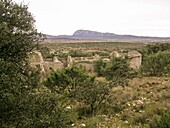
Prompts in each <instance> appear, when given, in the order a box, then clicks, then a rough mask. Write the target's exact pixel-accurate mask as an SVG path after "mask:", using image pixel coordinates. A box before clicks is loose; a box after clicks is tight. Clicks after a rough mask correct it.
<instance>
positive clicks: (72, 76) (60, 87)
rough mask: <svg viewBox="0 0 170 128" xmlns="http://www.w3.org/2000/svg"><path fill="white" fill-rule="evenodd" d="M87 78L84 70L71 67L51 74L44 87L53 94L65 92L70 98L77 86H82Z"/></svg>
mask: <svg viewBox="0 0 170 128" xmlns="http://www.w3.org/2000/svg"><path fill="white" fill-rule="evenodd" d="M89 78H90V77H89V76H88V75H87V74H86V73H85V69H84V68H82V67H80V68H79V67H77V66H75V65H73V67H71V68H63V69H62V70H59V71H57V72H53V73H52V74H51V76H50V77H49V78H48V79H47V81H46V82H45V85H46V86H47V87H48V88H50V89H51V90H52V91H54V92H57V93H64V92H65V93H67V94H68V95H69V96H70V97H72V96H73V95H74V93H75V92H76V91H77V89H78V88H79V86H81V85H83V84H84V83H85V82H86V81H87V80H88V79H89Z"/></svg>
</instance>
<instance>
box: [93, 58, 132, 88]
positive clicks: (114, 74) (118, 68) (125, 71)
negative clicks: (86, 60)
mask: <svg viewBox="0 0 170 128" xmlns="http://www.w3.org/2000/svg"><path fill="white" fill-rule="evenodd" d="M94 70H95V72H96V73H97V75H98V76H104V77H105V78H106V79H107V80H109V81H111V83H112V85H114V86H115V85H121V86H124V85H127V84H128V79H129V78H132V77H134V75H135V71H133V70H132V69H130V68H129V65H128V63H127V59H124V58H116V57H113V58H112V59H111V61H110V62H108V63H105V62H104V61H103V60H98V61H96V62H95V63H94Z"/></svg>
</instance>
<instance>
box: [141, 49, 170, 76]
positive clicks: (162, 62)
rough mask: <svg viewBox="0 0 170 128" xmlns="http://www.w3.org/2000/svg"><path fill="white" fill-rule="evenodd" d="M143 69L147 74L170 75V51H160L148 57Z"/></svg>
mask: <svg viewBox="0 0 170 128" xmlns="http://www.w3.org/2000/svg"><path fill="white" fill-rule="evenodd" d="M141 71H142V73H143V74H144V75H146V76H164V75H166V76H167V75H170V52H169V51H164V52H158V53H156V54H151V55H149V56H148V57H146V58H145V59H144V61H143V63H142V67H141Z"/></svg>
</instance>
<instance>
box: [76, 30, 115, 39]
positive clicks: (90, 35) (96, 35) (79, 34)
mask: <svg viewBox="0 0 170 128" xmlns="http://www.w3.org/2000/svg"><path fill="white" fill-rule="evenodd" d="M116 36H117V35H116V34H113V33H101V32H96V31H89V30H77V31H76V32H74V34H73V37H74V38H82V39H86V38H87V39H104V38H113V37H116Z"/></svg>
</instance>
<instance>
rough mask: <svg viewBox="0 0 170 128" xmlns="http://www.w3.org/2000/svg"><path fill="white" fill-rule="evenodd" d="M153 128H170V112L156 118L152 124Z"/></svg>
mask: <svg viewBox="0 0 170 128" xmlns="http://www.w3.org/2000/svg"><path fill="white" fill-rule="evenodd" d="M150 127H151V128H170V111H165V112H162V113H161V114H160V116H155V118H154V119H153V121H152V123H150Z"/></svg>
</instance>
